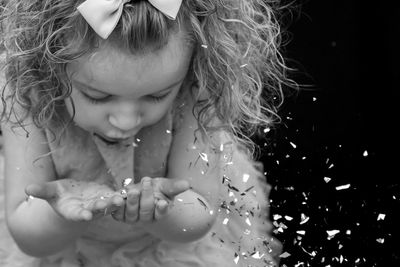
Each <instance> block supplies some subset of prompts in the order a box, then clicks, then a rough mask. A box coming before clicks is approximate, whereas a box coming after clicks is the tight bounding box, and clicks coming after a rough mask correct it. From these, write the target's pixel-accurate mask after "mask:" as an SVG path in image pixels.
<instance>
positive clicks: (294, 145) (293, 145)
mask: <svg viewBox="0 0 400 267" xmlns="http://www.w3.org/2000/svg"><path fill="white" fill-rule="evenodd" d="M289 143H290V145H291V146H292V147H293V148H296V147H297V146H296V144H295V143H293V142H289Z"/></svg>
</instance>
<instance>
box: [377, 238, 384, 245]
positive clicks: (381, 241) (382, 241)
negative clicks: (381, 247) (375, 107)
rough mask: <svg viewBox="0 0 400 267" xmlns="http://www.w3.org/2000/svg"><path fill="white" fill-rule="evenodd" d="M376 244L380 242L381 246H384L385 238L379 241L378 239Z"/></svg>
mask: <svg viewBox="0 0 400 267" xmlns="http://www.w3.org/2000/svg"><path fill="white" fill-rule="evenodd" d="M376 242H378V243H380V244H383V243H384V242H385V239H384V238H378V239H376Z"/></svg>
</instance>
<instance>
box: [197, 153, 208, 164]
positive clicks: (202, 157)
mask: <svg viewBox="0 0 400 267" xmlns="http://www.w3.org/2000/svg"><path fill="white" fill-rule="evenodd" d="M199 155H200V157H201V159H202V160H204V161H205V162H208V155H207V154H206V153H199Z"/></svg>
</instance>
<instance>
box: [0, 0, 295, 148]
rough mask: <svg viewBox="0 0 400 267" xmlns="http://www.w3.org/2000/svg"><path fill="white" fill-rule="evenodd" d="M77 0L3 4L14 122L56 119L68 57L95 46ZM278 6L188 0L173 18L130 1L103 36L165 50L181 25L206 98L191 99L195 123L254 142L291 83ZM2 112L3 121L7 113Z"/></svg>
mask: <svg viewBox="0 0 400 267" xmlns="http://www.w3.org/2000/svg"><path fill="white" fill-rule="evenodd" d="M81 2H82V0H42V1H38V0H24V1H21V0H9V1H8V3H7V4H6V6H5V7H4V10H3V12H2V15H1V17H0V22H1V23H2V25H3V28H4V29H3V33H2V35H3V36H2V39H3V40H4V44H5V47H6V49H7V60H6V75H7V81H8V85H9V86H8V87H9V88H10V89H8V91H7V94H6V93H5V88H3V90H2V91H3V94H2V101H3V104H4V105H5V104H7V103H11V107H9V109H8V110H11V113H12V112H14V106H15V104H18V106H20V107H22V109H23V110H24V112H25V113H24V114H22V115H21V114H20V117H19V118H18V119H17V120H18V122H19V123H21V122H22V121H23V119H24V116H27V115H28V114H31V116H32V118H33V122H34V124H35V125H36V126H38V127H41V128H45V127H49V124H50V123H51V122H52V121H54V120H57V119H60V118H61V115H60V113H59V112H60V111H59V110H60V107H61V106H62V104H63V103H64V102H63V100H65V99H66V98H68V97H69V95H70V93H71V84H70V81H69V79H68V78H66V77H67V75H66V66H67V64H68V63H69V62H71V61H73V60H75V59H76V58H78V57H80V56H82V55H84V54H86V53H90V52H91V51H94V50H95V49H96V47H97V46H98V43H99V37H98V36H97V35H96V34H95V33H94V31H93V30H92V29H91V28H90V27H89V26H88V24H87V23H86V21H85V20H84V19H83V18H82V16H81V15H80V14H79V13H78V12H77V10H76V7H77V6H78V5H79V4H80V3H81ZM279 11H280V1H279V0H240V1H238V0H185V1H182V6H181V8H180V11H179V13H178V17H177V19H176V20H175V21H172V20H170V19H168V18H166V17H165V16H164V15H163V14H162V13H160V12H159V11H158V10H156V9H155V8H153V7H152V6H151V5H150V4H149V3H148V2H147V1H130V2H129V3H127V4H126V5H125V7H124V9H123V14H122V17H121V19H120V21H119V22H118V25H117V28H116V29H115V30H114V31H113V33H112V35H111V36H110V38H109V40H107V41H109V42H112V43H114V44H116V45H118V46H119V47H121V48H123V49H127V50H129V51H130V52H131V53H133V54H134V53H140V52H145V50H146V47H149V45H151V47H152V48H154V49H158V48H161V47H163V46H164V45H165V44H166V43H167V42H168V37H169V36H170V34H171V32H173V31H175V30H177V29H179V27H180V25H185V28H186V29H188V35H189V36H190V39H191V41H192V42H193V44H194V46H195V53H194V55H193V59H192V66H191V70H192V71H191V73H192V75H193V78H194V80H195V81H196V84H197V87H198V92H199V95H203V96H204V95H206V96H207V97H206V98H200V97H199V95H198V96H197V97H198V99H199V100H198V101H197V103H196V105H195V107H196V110H197V112H195V115H196V118H197V119H198V122H199V125H202V127H204V129H208V130H213V129H212V127H209V126H210V125H211V121H212V120H214V118H218V119H219V121H220V122H221V123H222V125H223V126H224V127H226V128H227V129H228V130H229V132H231V133H232V134H233V135H234V136H236V137H238V140H239V141H242V142H243V143H245V144H247V145H250V146H251V145H252V144H253V143H252V142H251V139H250V137H251V136H252V135H253V134H255V133H256V132H257V129H260V128H264V127H270V126H271V125H272V124H273V123H274V122H275V121H276V120H277V119H278V118H279V117H278V116H277V108H278V107H279V105H280V104H281V101H282V100H283V93H282V86H283V85H284V84H286V83H288V81H289V79H288V78H287V75H286V72H287V70H288V68H287V67H286V65H285V62H284V59H283V57H282V56H281V53H280V51H279V50H280V46H281V43H282V38H281V36H282V34H281V28H280V24H279V19H278V18H277V15H279ZM6 98H9V99H7V101H6ZM200 99H201V100H200ZM6 110H7V109H6V107H3V111H2V119H5V118H6V119H10V115H9V113H7V112H6ZM14 113H15V112H14ZM14 115H15V114H14Z"/></svg>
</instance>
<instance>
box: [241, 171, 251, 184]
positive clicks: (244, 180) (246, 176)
mask: <svg viewBox="0 0 400 267" xmlns="http://www.w3.org/2000/svg"><path fill="white" fill-rule="evenodd" d="M249 178H250V175H249V174H247V173H245V174H243V183H247V181H248V180H249Z"/></svg>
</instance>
